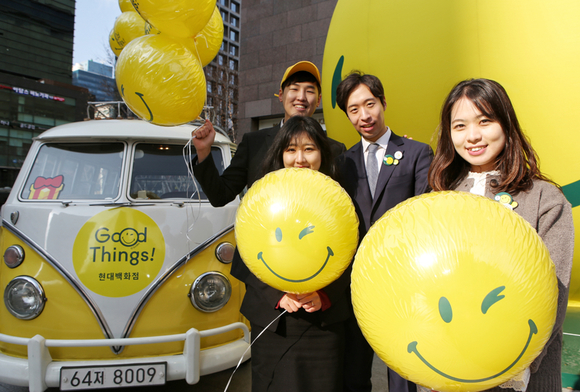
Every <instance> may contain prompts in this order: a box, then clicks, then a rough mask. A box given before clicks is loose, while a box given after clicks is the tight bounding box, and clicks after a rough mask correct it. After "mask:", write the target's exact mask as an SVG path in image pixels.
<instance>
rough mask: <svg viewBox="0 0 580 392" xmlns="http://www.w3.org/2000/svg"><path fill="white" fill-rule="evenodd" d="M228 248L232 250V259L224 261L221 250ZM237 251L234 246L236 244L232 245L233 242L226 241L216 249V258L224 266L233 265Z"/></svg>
mask: <svg viewBox="0 0 580 392" xmlns="http://www.w3.org/2000/svg"><path fill="white" fill-rule="evenodd" d="M226 247H228V248H229V247H231V249H232V259H231V260H230V261H227V260H223V259H222V257H221V255H220V252H221V250H222V249H223V248H226ZM235 251H236V247H235V246H234V244H232V243H231V242H226V241H224V242H222V243H221V244H219V245H218V246H217V247H216V248H215V257H217V259H218V260H219V261H220V262H221V263H223V264H231V263H232V261H234V257H233V256H234V253H235Z"/></svg>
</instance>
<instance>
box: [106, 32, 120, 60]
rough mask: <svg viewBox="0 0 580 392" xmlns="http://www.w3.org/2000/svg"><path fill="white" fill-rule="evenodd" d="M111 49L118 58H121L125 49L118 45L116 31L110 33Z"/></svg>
mask: <svg viewBox="0 0 580 392" xmlns="http://www.w3.org/2000/svg"><path fill="white" fill-rule="evenodd" d="M109 47H110V48H111V50H112V51H113V53H115V56H116V57H119V55H120V54H121V51H122V50H123V48H122V47H121V46H120V45H119V44H117V39H116V38H115V29H112V30H111V32H110V33H109Z"/></svg>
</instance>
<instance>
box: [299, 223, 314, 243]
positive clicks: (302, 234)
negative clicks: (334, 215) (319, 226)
mask: <svg viewBox="0 0 580 392" xmlns="http://www.w3.org/2000/svg"><path fill="white" fill-rule="evenodd" d="M310 233H314V226H308V227H307V228H305V229H304V230H302V231H301V232H300V234H298V239H299V240H301V239H302V237H304V236H305V235H307V234H310Z"/></svg>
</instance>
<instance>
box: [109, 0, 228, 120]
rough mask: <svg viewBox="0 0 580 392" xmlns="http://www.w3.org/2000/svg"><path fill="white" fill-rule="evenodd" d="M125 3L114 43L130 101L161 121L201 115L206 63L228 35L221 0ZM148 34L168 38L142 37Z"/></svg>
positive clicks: (121, 84) (126, 98)
mask: <svg viewBox="0 0 580 392" xmlns="http://www.w3.org/2000/svg"><path fill="white" fill-rule="evenodd" d="M127 3H128V4H127ZM129 6H130V7H129ZM119 7H120V8H121V10H122V11H123V13H122V14H121V16H119V17H118V18H117V20H116V22H115V27H114V28H113V30H112V31H111V34H110V40H109V43H110V46H111V50H113V52H114V53H115V55H116V56H117V57H118V61H117V67H116V78H117V87H118V89H119V92H120V94H121V96H122V97H123V100H124V101H125V103H126V104H127V106H129V108H131V110H133V112H134V113H135V114H136V115H137V116H139V117H140V118H142V119H144V120H146V121H149V122H152V123H154V124H158V125H178V124H184V123H186V122H190V121H193V120H195V119H196V118H197V116H199V114H200V113H201V111H202V110H203V104H204V102H205V92H206V85H205V75H204V73H203V70H202V67H204V66H205V65H207V64H209V63H210V62H211V61H212V60H213V59H214V57H215V56H216V55H217V52H218V51H219V49H220V47H221V44H222V40H223V31H224V27H223V20H222V17H221V13H220V12H219V9H218V7H217V6H216V0H195V1H194V0H173V1H171V2H168V1H165V0H139V1H136V0H119ZM144 35H145V36H148V35H162V36H163V38H145V39H137V38H139V37H142V36H144ZM129 46H130V48H131V49H130V50H127V49H126V48H128V47H129ZM165 50H167V52H164V51H165ZM184 50H185V51H187V52H189V54H188V53H185V52H184ZM168 93H169V94H168Z"/></svg>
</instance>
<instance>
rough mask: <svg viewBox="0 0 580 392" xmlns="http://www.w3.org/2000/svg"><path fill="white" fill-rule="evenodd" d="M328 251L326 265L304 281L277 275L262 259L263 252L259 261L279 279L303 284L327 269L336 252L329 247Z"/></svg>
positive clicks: (259, 256) (259, 254)
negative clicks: (331, 257)
mask: <svg viewBox="0 0 580 392" xmlns="http://www.w3.org/2000/svg"><path fill="white" fill-rule="evenodd" d="M326 250H327V255H326V260H325V261H324V264H322V267H320V269H319V270H318V271H316V272H315V273H314V274H313V275H311V276H309V277H307V278H304V279H288V278H285V277H283V276H281V275H279V274H277V273H276V272H275V271H274V270H273V269H272V268H270V266H269V265H268V263H266V261H265V260H264V258H263V257H262V253H263V252H260V253H258V260H260V261H262V263H264V265H265V266H266V268H268V269H269V270H270V272H271V273H273V274H274V275H276V276H277V277H278V278H280V279H282V280H285V281H286V282H291V283H301V282H307V281H309V280H310V279H313V278H314V277H316V276H317V275H318V274H319V273H320V272H322V270H323V269H324V267H326V264H327V263H328V260H329V259H330V256H334V252H333V251H332V249H330V246H327V247H326Z"/></svg>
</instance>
